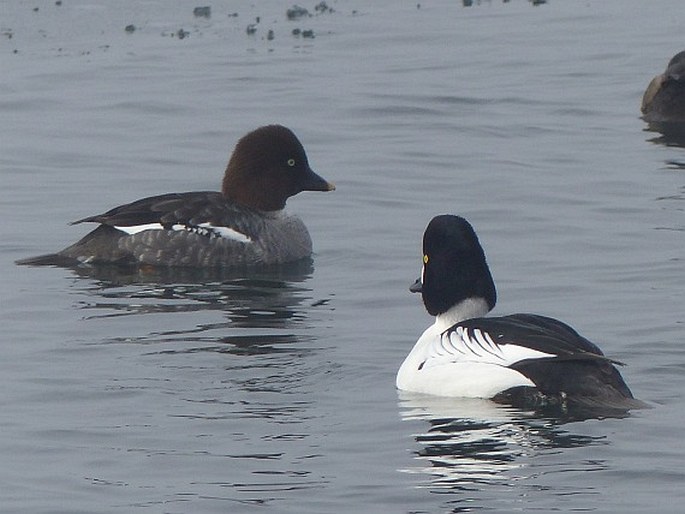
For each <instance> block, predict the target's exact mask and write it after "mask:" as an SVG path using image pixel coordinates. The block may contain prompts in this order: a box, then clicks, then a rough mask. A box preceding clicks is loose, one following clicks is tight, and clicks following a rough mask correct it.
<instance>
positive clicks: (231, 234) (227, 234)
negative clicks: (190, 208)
mask: <svg viewBox="0 0 685 514" xmlns="http://www.w3.org/2000/svg"><path fill="white" fill-rule="evenodd" d="M199 226H200V227H202V228H205V229H207V230H210V231H211V232H212V233H214V234H216V235H218V236H220V237H223V238H225V239H233V240H234V241H238V242H240V243H251V242H252V239H250V238H249V237H248V236H246V235H245V234H243V233H242V232H238V231H237V230H234V229H232V228H229V227H215V226H214V225H212V224H211V223H200V225H199Z"/></svg>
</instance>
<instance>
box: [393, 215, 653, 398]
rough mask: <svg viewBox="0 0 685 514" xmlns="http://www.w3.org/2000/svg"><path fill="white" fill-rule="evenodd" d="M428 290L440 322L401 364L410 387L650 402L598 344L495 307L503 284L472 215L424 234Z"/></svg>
mask: <svg viewBox="0 0 685 514" xmlns="http://www.w3.org/2000/svg"><path fill="white" fill-rule="evenodd" d="M410 291H412V292H415V293H421V296H422V299H423V303H424V306H425V308H426V310H427V311H428V313H429V314H431V315H432V316H435V322H434V323H433V325H431V326H430V327H428V328H427V329H426V330H425V331H424V332H423V334H422V335H421V337H420V338H419V339H418V341H417V342H416V344H415V345H414V347H413V349H412V350H411V352H410V353H409V355H407V357H406V359H405V360H404V362H403V363H402V365H401V366H400V368H399V371H398V373H397V378H396V386H397V388H398V389H399V390H400V391H408V392H413V393H422V394H428V395H434V396H443V397H463V398H484V399H490V400H493V401H495V402H497V403H506V404H510V405H514V406H521V407H541V408H542V407H548V406H552V407H561V408H568V407H569V406H576V407H579V408H590V409H592V408H603V407H606V408H610V409H614V408H615V409H631V408H638V407H643V406H644V404H643V402H641V401H639V400H637V399H635V398H634V396H633V394H632V392H631V391H630V389H629V388H628V386H627V385H626V383H625V381H624V380H623V377H622V376H621V374H620V372H619V371H618V369H617V366H618V365H621V363H619V362H618V361H615V360H612V359H610V358H608V357H606V356H605V355H604V354H603V353H602V351H601V350H600V349H599V347H598V346H597V345H595V344H594V343H592V342H591V341H589V340H588V339H586V338H585V337H583V336H581V335H580V334H579V333H578V332H577V331H576V330H575V329H573V328H572V327H571V326H569V325H567V324H566V323H564V322H562V321H559V320H557V319H554V318H550V317H547V316H543V315H540V314H528V313H520V314H510V315H505V316H498V317H487V316H486V315H487V314H488V313H489V312H490V311H491V310H492V309H493V308H494V307H495V304H496V301H497V291H496V288H495V283H494V280H493V278H492V274H491V272H490V268H489V266H488V264H487V260H486V257H485V252H484V250H483V247H482V246H481V244H480V242H479V240H478V236H477V235H476V232H475V230H474V229H473V227H472V226H471V224H470V223H469V222H468V221H467V220H466V219H464V218H462V217H460V216H456V215H452V214H444V215H439V216H436V217H434V218H433V219H432V220H431V221H430V223H429V224H428V226H427V228H426V230H425V233H424V235H423V266H422V269H421V276H420V278H419V279H417V280H416V282H414V284H413V285H412V286H411V287H410Z"/></svg>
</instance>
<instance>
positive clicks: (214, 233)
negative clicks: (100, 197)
mask: <svg viewBox="0 0 685 514" xmlns="http://www.w3.org/2000/svg"><path fill="white" fill-rule="evenodd" d="M114 228H116V229H117V230H121V231H122V232H125V233H126V234H128V235H130V236H132V235H134V234H138V233H139V232H144V231H146V230H166V229H165V227H164V226H163V225H162V224H161V223H145V224H143V225H131V226H115V227H114ZM171 230H176V231H187V232H193V233H194V234H199V235H201V236H206V237H221V238H224V239H231V240H232V241H238V242H239V243H251V242H252V239H250V238H249V237H248V236H246V235H245V234H243V233H242V232H238V231H237V230H235V229H232V228H230V227H215V226H214V225H212V224H211V223H208V222H207V223H200V224H199V225H183V224H180V223H178V224H176V225H172V226H171Z"/></svg>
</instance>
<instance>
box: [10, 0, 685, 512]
mask: <svg viewBox="0 0 685 514" xmlns="http://www.w3.org/2000/svg"><path fill="white" fill-rule="evenodd" d="M474 4H475V5H474V6H473V7H464V6H463V5H462V4H461V3H460V2H456V1H454V2H447V1H422V2H421V4H420V6H417V3H416V2H391V1H387V0H386V1H378V2H367V1H364V2H362V1H352V0H351V1H347V0H338V1H337V2H330V3H329V5H330V6H331V7H333V9H334V12H326V13H324V14H320V15H317V16H312V17H310V18H305V19H299V20H295V21H288V20H287V19H286V17H285V11H286V8H287V7H290V5H291V4H290V3H287V2H277V1H260V2H254V3H253V2H247V1H239V2H231V3H227V2H222V3H212V4H211V6H212V14H211V18H209V19H206V18H195V17H194V16H193V8H194V7H195V6H197V5H198V3H197V2H187V1H178V2H164V1H162V0H151V1H139V2H133V1H131V0H126V1H120V2H105V1H104V0H64V1H63V2H62V5H56V3H55V2H54V1H52V0H50V1H43V0H36V1H35V2H25V1H20V0H6V1H4V2H2V3H1V4H0V59H1V63H0V68H1V70H2V73H1V78H0V93H1V94H0V113H2V122H1V123H0V170H1V173H2V178H3V181H2V182H3V185H2V188H1V189H0V209H1V211H0V217H1V218H2V237H1V238H0V275H1V277H2V284H3V287H2V290H3V293H2V306H1V308H0V322H1V323H2V333H1V335H0V343H1V345H2V358H1V359H0V412H1V414H0V434H1V437H0V511H2V512H7V513H70V514H75V513H114V512H116V513H128V512H160V513H161V512H164V513H186V512H193V513H196V512H200V513H206V512H207V513H208V512H241V513H242V512H248V513H249V512H277V513H288V512H292V513H338V512H374V513H375V512H431V513H432V512H467V511H487V512H517V511H525V512H552V511H558V512H576V511H582V512H617V513H618V512H636V513H637V512H640V513H643V512H664V513H667V512H682V508H683V507H682V506H683V502H685V487H683V486H684V481H685V472H684V471H683V462H684V461H685V444H684V443H683V442H682V427H683V424H684V423H685V395H684V391H685V349H684V348H683V344H684V343H685V341H684V339H685V338H684V335H685V326H684V325H683V324H684V323H685V315H684V313H683V305H685V273H684V269H683V267H684V260H683V258H684V249H685V245H684V244H683V240H684V238H685V234H684V230H685V212H684V207H685V203H684V200H685V175H684V173H685V171H684V170H685V149H684V148H683V146H681V144H682V143H681V142H680V141H678V140H677V139H675V140H673V139H670V138H667V137H664V136H662V135H661V134H659V133H656V132H651V131H648V130H647V128H648V127H647V126H646V125H645V123H644V122H643V121H642V120H640V118H639V104H640V99H641V95H642V92H643V91H644V88H645V87H646V85H647V83H648V82H649V80H650V79H651V77H652V76H654V75H656V74H657V73H661V72H662V71H663V69H664V68H665V66H666V63H667V61H668V59H670V57H671V56H672V55H673V54H675V53H676V52H678V51H680V50H682V49H683V45H684V40H683V37H682V34H683V26H684V25H685V10H683V6H682V2H681V0H671V1H660V2H648V1H637V0H620V1H618V0H614V1H610V0H606V1H594V0H583V1H575V0H565V1H563V0H550V1H549V2H548V3H547V4H545V5H541V6H537V7H536V6H533V5H532V4H531V3H530V2H527V1H524V0H512V1H511V2H508V3H503V2H499V1H495V0H493V1H491V2H487V1H483V2H474ZM301 5H303V6H304V7H306V8H308V9H309V10H310V11H311V12H312V13H313V12H314V2H312V3H311V4H305V3H301ZM34 7H36V8H38V10H37V11H34ZM233 13H237V14H238V15H237V16H229V15H231V14H233ZM257 16H259V17H260V21H259V23H258V24H257V33H256V34H254V35H253V36H248V35H247V34H246V27H247V25H248V24H250V23H253V22H254V21H255V18H256V17H257ZM130 24H132V25H135V27H136V30H134V31H133V32H132V33H127V32H126V31H125V30H124V27H126V26H127V25H130ZM295 28H299V29H302V30H313V31H314V36H315V37H314V38H304V37H302V36H295V35H292V34H291V31H292V30H293V29H295ZM179 29H183V30H184V31H186V32H187V37H184V38H182V39H181V38H179V36H178V31H179ZM268 30H273V39H269V38H268ZM184 35H185V33H184ZM273 122H278V123H282V124H285V125H287V126H289V127H291V128H292V129H293V130H294V131H295V132H296V133H297V134H298V135H299V137H300V138H301V140H302V141H303V143H304V145H305V148H306V149H307V152H308V155H309V159H310V163H311V164H312V166H313V167H314V169H316V170H317V171H318V172H319V173H320V174H321V175H323V176H324V177H326V178H327V179H328V180H331V181H334V182H335V183H336V185H337V186H338V189H337V191H335V192H334V193H326V194H322V193H303V194H301V195H299V196H297V197H295V198H293V199H291V200H290V201H289V209H290V210H292V211H295V212H297V213H299V214H300V215H301V217H302V218H303V219H304V220H305V222H306V223H307V225H308V227H309V229H310V232H311V234H312V238H313V240H314V245H315V252H316V255H315V258H314V264H313V267H312V268H311V269H305V270H295V271H292V272H289V273H284V274H281V275H266V274H262V275H259V274H256V275H250V276H239V275H230V274H224V275H216V274H214V275H212V274H194V273H190V272H187V273H173V272H167V273H162V272H160V273H141V274H134V275H131V274H128V275H126V274H122V273H115V272H112V271H111V270H109V271H107V270H68V269H61V268H28V267H18V266H15V264H14V260H16V259H19V258H22V257H27V256H31V255H36V254H41V253H46V252H49V251H55V250H57V249H60V248H62V247H64V246H66V245H67V244H69V243H71V242H73V241H75V240H76V239H77V238H79V237H81V236H82V235H83V234H85V232H86V231H87V230H88V229H89V228H88V227H85V226H80V225H79V226H69V225H68V222H70V221H72V220H75V219H79V218H82V217H84V216H88V215H92V214H96V213H99V212H103V211H104V210H107V209H109V208H111V207H113V206H116V205H119V204H121V203H126V202H129V201H132V200H134V199H137V198H140V197H143V196H148V195H154V194H160V193H164V192H169V191H190V190H206V189H218V187H219V184H220V180H221V176H222V173H223V168H224V166H225V164H226V161H227V159H228V155H229V153H230V152H231V150H232V148H233V145H234V143H235V141H236V140H237V139H238V138H239V137H240V136H241V135H243V134H244V133H246V132H248V131H249V130H251V129H253V128H255V127H257V126H260V125H262V124H266V123H273ZM445 212H450V213H457V214H461V215H463V216H466V217H467V218H468V219H469V220H470V221H471V222H472V223H473V224H474V226H475V228H476V230H477V231H478V233H479V235H480V237H481V241H482V242H483V244H484V246H485V249H486V252H487V254H488V257H489V261H490V264H491V267H492V271H493V275H494V277H495V280H496V282H497V284H498V288H499V293H500V303H499V305H498V307H497V308H496V310H495V312H496V313H498V314H504V313H510V312H517V311H527V312H539V313H542V314H546V315H550V316H555V317H559V318H561V319H563V320H565V321H567V322H569V323H571V324H572V325H574V326H575V327H576V328H577V329H578V330H580V331H581V332H582V333H583V334H585V335H586V336H588V337H589V338H590V339H592V340H594V341H595V342H597V343H598V344H599V345H600V346H601V347H602V348H603V349H604V350H605V352H606V353H607V354H609V355H610V356H612V357H613V358H616V359H618V360H621V361H624V362H626V363H627V366H626V367H624V368H623V369H622V373H623V375H624V377H625V379H626V381H627V382H628V383H629V384H630V386H631V388H632V390H633V392H634V393H635V394H636V395H637V396H638V397H640V398H642V399H643V400H645V401H646V402H648V403H649V404H650V405H651V406H652V407H653V408H652V409H649V410H642V411H636V412H633V413H631V414H630V416H628V417H626V418H623V419H588V420H585V421H572V420H566V419H558V418H556V419H555V418H545V417H541V416H536V415H534V414H532V413H530V412H524V411H517V410H515V409H511V408H506V407H502V406H496V405H494V404H492V403H490V402H487V401H479V400H460V399H437V398H427V397H416V396H408V395H400V394H398V392H397V391H396V390H395V388H394V376H395V373H396V370H397V368H398V367H399V365H400V363H401V361H402V360H403V358H404V356H405V355H406V354H407V352H408V351H409V349H410V348H411V346H412V345H413V343H414V342H415V340H416V338H417V337H418V336H419V335H420V333H421V332H422V331H423V329H424V328H425V327H426V326H427V325H428V324H430V323H431V319H430V317H429V316H428V315H427V314H426V313H425V311H424V310H423V308H422V305H421V302H420V298H418V297H417V296H416V295H411V294H410V293H409V292H408V287H409V285H410V284H411V282H412V281H413V280H414V279H415V278H416V276H417V274H418V272H419V268H420V240H421V235H422V232H423V229H424V228H425V226H426V224H427V223H428V221H429V220H430V218H431V217H432V216H434V215H435V214H439V213H445Z"/></svg>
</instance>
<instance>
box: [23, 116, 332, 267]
mask: <svg viewBox="0 0 685 514" xmlns="http://www.w3.org/2000/svg"><path fill="white" fill-rule="evenodd" d="M334 189H335V186H334V185H333V184H331V183H330V182H327V181H326V180H324V179H323V178H321V177H320V176H319V175H317V174H316V173H314V171H312V169H311V168H310V167H309V162H308V160H307V155H306V153H305V151H304V148H303V146H302V144H301V143H300V141H299V140H298V139H297V137H296V136H295V134H293V132H292V131H291V130H290V129H288V128H286V127H283V126H280V125H268V126H265V127H260V128H258V129H256V130H254V131H252V132H250V133H248V134H247V135H245V136H243V137H242V138H241V139H240V140H239V141H238V144H237V145H236V147H235V150H234V151H233V154H232V155H231V158H230V160H229V161H228V166H227V167H226V172H225V174H224V179H223V184H222V188H221V192H218V191H216V192H215V191H201V192H189V193H168V194H164V195H160V196H152V197H149V198H143V199H142V200H137V201H135V202H133V203H129V204H126V205H121V206H119V207H115V208H114V209H112V210H110V211H108V212H106V213H104V214H99V215H97V216H90V217H87V218H83V219H81V220H78V221H75V222H74V223H83V222H94V223H99V225H98V227H97V228H95V229H94V230H93V231H92V232H90V233H89V234H87V235H86V236H85V237H83V238H82V239H81V240H80V241H78V242H77V243H75V244H73V245H71V246H69V247H67V248H65V249H64V250H61V251H60V252H57V253H56V254H50V255H43V256H39V257H34V258H29V259H24V260H21V261H17V262H18V263H19V264H70V263H73V264H77V263H93V264H98V263H113V264H123V265H152V266H185V267H234V266H252V265H271V264H283V263H287V262H292V261H297V260H299V259H303V258H305V257H309V256H310V255H311V252H312V241H311V238H310V237H309V232H308V231H307V227H305V225H304V223H303V222H302V220H301V219H300V218H299V217H297V216H295V215H293V214H288V213H287V212H285V210H284V208H285V202H286V200H287V199H288V198H289V197H290V196H293V195H296V194H297V193H299V192H300V191H332V190H334Z"/></svg>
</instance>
